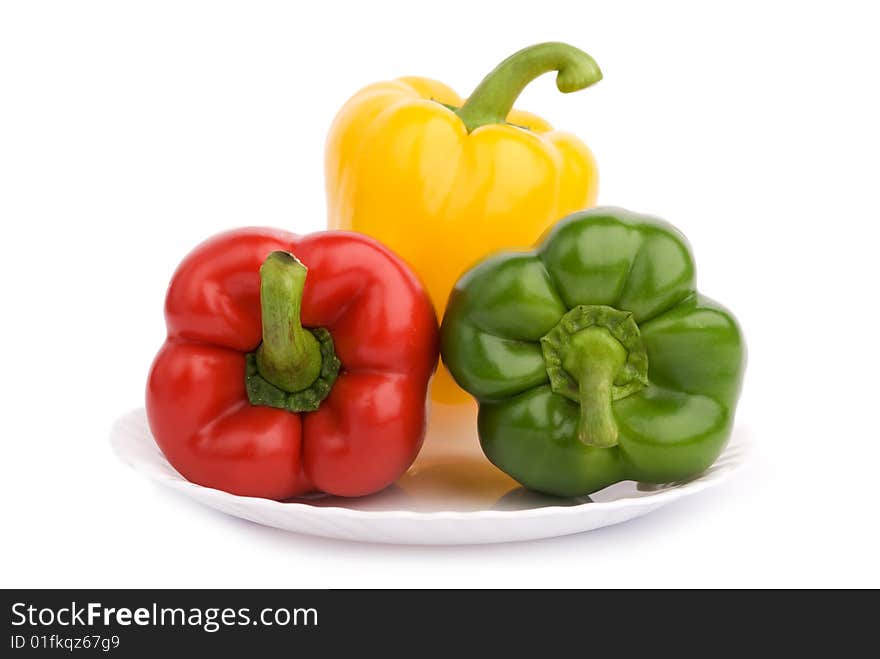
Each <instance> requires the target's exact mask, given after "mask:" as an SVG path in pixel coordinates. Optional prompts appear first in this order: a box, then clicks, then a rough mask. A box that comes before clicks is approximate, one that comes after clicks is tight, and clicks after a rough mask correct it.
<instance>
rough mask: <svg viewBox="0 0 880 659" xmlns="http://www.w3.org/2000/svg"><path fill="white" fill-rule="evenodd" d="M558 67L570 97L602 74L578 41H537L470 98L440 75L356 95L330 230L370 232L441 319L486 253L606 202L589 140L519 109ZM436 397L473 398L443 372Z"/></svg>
mask: <svg viewBox="0 0 880 659" xmlns="http://www.w3.org/2000/svg"><path fill="white" fill-rule="evenodd" d="M548 71H558V75H557V77H556V85H557V87H558V88H559V90H560V91H561V92H565V93H567V92H573V91H576V90H578V89H583V88H584V87H587V86H589V85H592V84H593V83H595V82H597V81H599V80H600V79H601V78H602V73H601V72H600V70H599V67H598V65H597V64H596V62H595V61H594V60H593V58H592V57H590V56H589V55H587V54H586V53H584V52H582V51H580V50H578V49H577V48H574V47H572V46H569V45H566V44H562V43H544V44H538V45H536V46H531V47H529V48H526V49H524V50H521V51H519V52H518V53H516V54H515V55H512V56H511V57H509V58H508V59H506V60H505V61H504V62H502V63H501V64H500V65H499V66H498V67H497V68H496V69H495V70H494V71H492V72H491V73H490V74H489V75H488V76H486V78H484V79H483V81H482V82H481V83H480V85H479V86H478V87H477V88H476V89H475V90H474V92H473V94H471V96H470V98H469V99H468V100H467V101H466V102H463V101H462V99H461V98H459V96H458V95H457V94H456V93H455V92H454V91H452V90H451V89H450V88H449V87H447V86H446V85H444V84H442V83H440V82H437V81H435V80H429V79H427V78H400V79H398V80H393V81H389V82H380V83H377V84H373V85H370V86H368V87H366V88H365V89H362V90H361V91H360V92H358V93H357V94H355V95H354V96H353V97H352V98H351V99H350V100H349V101H348V102H347V103H346V104H345V106H344V107H343V108H342V109H341V110H340V112H339V114H338V115H337V117H336V119H335V121H334V123H333V125H332V127H331V129H330V134H329V137H328V140H327V150H326V165H325V166H326V182H327V200H328V214H329V226H330V228H333V229H349V230H354V231H360V232H362V233H365V234H368V235H371V236H373V237H375V238H377V239H379V240H381V241H382V242H383V243H385V244H386V245H388V246H389V247H390V248H391V249H392V250H394V251H395V252H396V253H397V254H399V255H400V256H402V257H403V258H404V259H405V260H406V261H407V262H409V264H410V265H411V266H412V267H413V268H414V269H415V270H416V272H418V274H419V275H420V277H421V278H422V281H423V282H424V284H425V286H426V287H427V289H428V292H429V294H430V296H431V299H432V301H433V303H434V307H435V308H436V310H437V314H438V317H442V314H443V310H444V308H445V306H446V300H447V298H448V296H449V293H450V291H451V290H452V287H453V285H454V284H455V281H456V280H457V279H458V277H459V275H460V274H461V273H462V272H464V271H465V270H466V269H467V268H469V267H470V266H471V265H473V264H474V263H476V262H477V261H478V260H480V259H481V258H482V257H484V256H485V255H486V254H487V253H490V252H492V251H495V250H498V249H501V248H508V247H514V248H515V247H527V246H530V245H532V244H533V243H534V242H535V241H536V240H537V239H538V237H539V236H540V235H541V234H542V233H543V231H544V230H545V229H546V228H547V227H548V226H550V225H551V224H552V223H553V222H555V221H556V220H558V219H559V218H561V217H563V216H565V215H568V214H569V213H571V212H573V211H576V210H580V209H583V208H586V207H588V206H592V205H593V204H594V203H595V201H596V194H597V186H598V175H597V171H596V165H595V161H594V160H593V156H592V154H591V153H590V151H589V149H588V148H587V147H586V145H585V144H584V143H583V142H581V141H580V140H579V139H578V138H576V137H575V136H573V135H571V134H569V133H565V132H561V131H556V130H553V129H552V128H551V126H550V124H548V123H547V122H546V121H544V120H543V119H541V118H539V117H537V116H535V115H533V114H530V113H527V112H522V111H519V110H514V109H512V108H513V103H514V101H515V100H516V98H517V97H518V96H519V94H520V93H521V92H522V90H523V89H524V88H525V86H526V85H527V84H528V83H529V82H531V81H532V80H533V79H534V78H536V77H537V76H539V75H541V74H543V73H546V72H548ZM432 393H433V398H434V400H435V401H437V402H444V403H458V402H464V401H465V400H467V398H468V397H467V395H466V394H464V392H462V391H461V390H460V389H459V388H458V386H457V385H456V384H455V382H454V381H453V380H452V378H451V377H450V376H449V374H448V372H446V370H445V369H443V368H441V369H440V370H439V371H438V374H437V377H436V378H435V381H434V385H433V392H432Z"/></svg>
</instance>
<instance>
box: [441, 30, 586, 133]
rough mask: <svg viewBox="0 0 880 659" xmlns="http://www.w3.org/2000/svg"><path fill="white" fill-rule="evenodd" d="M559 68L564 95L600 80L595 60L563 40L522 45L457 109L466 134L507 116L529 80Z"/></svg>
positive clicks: (557, 85) (558, 79)
mask: <svg viewBox="0 0 880 659" xmlns="http://www.w3.org/2000/svg"><path fill="white" fill-rule="evenodd" d="M548 71H558V72H559V75H557V76H556V87H557V88H558V89H559V91H561V92H562V93H563V94H567V93H569V92H575V91H578V90H579V89H584V88H585V87H589V86H590V85H592V84H594V83H597V82H599V81H600V80H601V79H602V71H600V70H599V65H598V64H596V61H595V60H594V59H593V58H592V57H590V56H589V55H587V54H586V53H585V52H584V51H582V50H579V49H577V48H575V47H574V46H569V45H568V44H565V43H559V42H552V41H551V42H547V43H539V44H537V45H534V46H529V47H528V48H523V49H522V50H521V51H519V52H518V53H514V54H513V55H511V56H510V57H508V58H507V59H506V60H504V61H503V62H501V64H499V65H498V66H497V67H496V68H495V70H494V71H492V72H491V73H490V74H489V75H487V76H486V77H485V78H483V81H482V82H481V83H480V84H479V85H478V86H477V88H476V89H475V90H474V91H473V93H472V94H471V96H470V98H469V99H468V100H467V102H466V103H465V104H464V105H463V106H461V108H459V109H458V110H457V111H456V114H457V115H458V117H459V118H460V119H461V120H462V121H463V122H464V125H465V127H466V128H467V131H468V133H470V132H473V131H474V130H475V129H477V128H479V127H480V126H484V125H486V124H500V123H503V122H504V120H505V119H507V115H508V114H510V111H511V110H512V109H513V104H514V103H515V102H516V99H517V98H518V97H519V95H520V94H521V93H522V91H523V89H525V88H526V85H528V84H529V83H530V82H531V81H532V80H534V79H535V78H537V77H538V76H539V75H542V74H544V73H547V72H548Z"/></svg>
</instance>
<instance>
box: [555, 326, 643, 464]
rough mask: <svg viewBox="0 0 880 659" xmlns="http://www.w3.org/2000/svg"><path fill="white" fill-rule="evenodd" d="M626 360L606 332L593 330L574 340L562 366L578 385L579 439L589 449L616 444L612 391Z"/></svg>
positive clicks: (621, 349) (613, 339)
mask: <svg viewBox="0 0 880 659" xmlns="http://www.w3.org/2000/svg"><path fill="white" fill-rule="evenodd" d="M626 359H627V352H626V349H625V348H624V347H623V346H622V345H620V342H619V341H618V340H617V339H615V338H614V337H613V336H611V334H610V333H609V332H608V330H606V329H604V328H601V327H590V328H587V329H585V330H581V331H580V332H577V333H576V334H574V335H572V337H571V344H570V345H569V348H568V350H567V351H566V354H565V356H564V358H563V363H562V365H563V368H565V370H566V371H568V372H569V373H570V374H571V375H572V377H574V378H575V380H577V383H578V393H579V396H578V397H579V402H580V406H581V414H580V420H579V422H578V439H580V441H582V442H583V443H584V444H586V445H588V446H594V447H597V448H608V447H611V446H615V445H616V444H617V436H618V431H617V423H616V422H615V420H614V413H613V411H612V409H611V401H612V398H613V392H612V388H613V386H614V379H615V377H617V374H618V372H619V371H620V369H621V368H622V367H623V365H624V364H625V363H626Z"/></svg>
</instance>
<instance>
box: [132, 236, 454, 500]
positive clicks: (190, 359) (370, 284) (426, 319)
mask: <svg viewBox="0 0 880 659" xmlns="http://www.w3.org/2000/svg"><path fill="white" fill-rule="evenodd" d="M292 254H295V255H296V257H294V256H292ZM306 273H308V280H307V281H306ZM165 318H166V323H167V327H168V338H167V340H166V341H165V344H164V345H163V346H162V348H161V350H160V351H159V354H158V355H157V356H156V359H155V361H154V362H153V366H152V368H151V370H150V375H149V380H148V383H147V395H146V402H147V416H148V418H149V423H150V428H151V430H152V432H153V436H154V437H155V438H156V442H157V443H158V445H159V447H160V448H161V449H162V452H163V453H164V454H165V456H166V457H167V458H168V461H169V462H170V463H171V464H172V465H173V466H174V468H175V469H177V470H178V471H179V472H180V473H181V474H182V475H183V476H184V477H186V478H187V479H188V480H190V481H192V482H194V483H198V484H200V485H204V486H207V487H212V488H217V489H220V490H225V491H227V492H231V493H233V494H240V495H246V496H257V497H266V498H269V499H278V500H281V499H287V498H290V497H293V496H296V495H300V494H304V493H307V492H314V491H321V492H326V493H329V494H335V495H340V496H359V495H364V494H369V493H371V492H376V491H378V490H381V489H382V488H384V487H385V486H387V485H389V484H390V483H392V482H394V481H395V480H396V479H397V478H398V477H399V476H400V475H401V474H402V473H403V472H404V471H405V470H406V469H407V468H408V467H409V466H410V465H411V464H412V462H413V460H414V459H415V457H416V454H417V453H418V451H419V448H420V447H421V443H422V440H423V438H424V434H425V414H426V410H425V395H426V390H427V386H428V381H429V380H430V377H431V374H432V373H433V371H434V369H435V368H436V365H437V358H438V349H439V348H438V343H439V340H438V328H437V319H436V316H435V315H434V311H433V307H432V305H431V302H430V301H429V299H428V296H427V294H426V293H425V291H424V289H423V288H422V285H421V284H420V283H419V281H418V279H417V278H416V277H415V275H413V273H412V272H411V271H410V270H409V269H408V268H407V266H406V265H404V263H403V262H402V261H401V260H400V259H398V258H397V257H396V256H395V255H394V254H392V253H391V252H390V251H388V250H387V249H386V248H385V247H383V246H382V245H380V244H379V243H377V242H376V241H374V240H372V239H370V238H367V237H365V236H361V235H359V234H355V233H348V232H343V231H333V232H325V233H316V234H312V235H310V236H306V237H299V236H296V235H293V234H290V233H287V232H284V231H278V230H273V229H254V228H249V229H238V230H235V231H230V232H227V233H223V234H220V235H218V236H216V237H214V238H211V239H209V240H208V241H206V242H204V243H202V244H201V245H199V246H198V247H196V249H195V250H193V251H192V252H191V253H190V254H189V255H188V256H187V257H186V258H185V259H184V261H183V262H182V263H181V264H180V266H179V267H178V269H177V271H176V273H175V274H174V277H173V278H172V280H171V284H170V286H169V289H168V295H167V298H166V302H165ZM305 328H310V329H305Z"/></svg>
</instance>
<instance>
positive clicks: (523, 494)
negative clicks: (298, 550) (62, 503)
mask: <svg viewBox="0 0 880 659" xmlns="http://www.w3.org/2000/svg"><path fill="white" fill-rule="evenodd" d="M438 408H439V409H438ZM449 419H453V420H449ZM474 428H475V419H469V418H468V417H467V416H465V417H464V418H462V415H461V413H460V412H459V413H458V414H457V415H452V416H450V413H449V411H448V410H444V409H443V406H435V408H434V415H433V417H432V422H431V430H430V431H429V434H428V437H427V438H426V440H425V446H424V448H423V449H422V452H421V453H420V455H419V458H418V459H417V460H416V463H415V464H414V465H413V466H412V467H411V468H410V470H409V471H408V472H407V473H406V474H405V475H404V476H403V477H401V478H400V480H398V482H397V483H395V484H394V485H392V486H391V487H389V488H387V489H386V490H384V491H382V492H380V493H378V494H374V495H372V496H369V497H362V498H359V499H343V498H338V497H323V498H310V499H307V500H306V499H304V500H297V501H288V502H284V503H280V502H277V501H271V500H269V499H259V498H255V497H241V496H236V495H233V494H227V493H226V492H222V491H220V490H214V489H211V488H207V487H202V486H200V485H194V484H193V483H190V482H189V481H187V480H185V479H184V478H183V477H182V476H181V475H180V474H178V473H177V471H175V470H174V468H173V467H171V465H170V464H168V461H167V460H166V459H165V456H164V455H162V453H161V451H159V448H158V447H157V446H156V443H155V441H154V440H153V437H152V435H151V434H150V430H149V427H148V425H147V419H146V414H145V412H144V410H143V409H140V410H136V411H133V412H130V413H128V414H126V415H125V416H123V417H121V418H120V419H118V420H117V421H116V423H115V424H114V425H113V430H112V433H111V443H112V444H113V448H114V449H115V450H116V453H117V454H118V455H119V457H120V458H121V459H122V460H123V461H125V462H126V463H128V464H129V465H131V466H132V467H134V468H135V469H136V470H137V471H139V472H141V473H142V474H144V475H146V476H147V477H148V478H150V479H152V480H154V481H156V482H158V483H161V484H162V485H166V486H168V487H171V488H173V489H174V490H177V491H178V492H181V493H183V494H185V495H187V496H189V497H192V498H193V499H195V500H196V501H199V502H201V503H203V504H205V505H207V506H210V507H211V508H215V509H217V510H220V511H223V512H224V513H227V514H229V515H234V516H236V517H241V518H244V519H247V520H250V521H252V522H256V523H258V524H264V525H266V526H273V527H275V528H279V529H284V530H285V531H294V532H297V533H308V534H311V535H319V536H324V537H328V538H339V539H344V540H360V541H365V542H385V543H399V544H425V545H427V544H437V545H454V544H484V543H493V542H510V541H516V540H534V539H537V538H551V537H555V536H561V535H568V534H571V533H580V532H583V531H590V530H592V529H597V528H600V527H603V526H610V525H611V524H617V523H619V522H625V521H627V520H630V519H633V518H635V517H640V516H641V515H645V514H647V513H649V512H651V511H653V510H656V509H657V508H660V507H661V506H665V505H666V504H668V503H672V502H673V501H676V500H678V499H681V498H683V497H686V496H690V495H692V494H696V493H697V492H700V491H702V490H704V489H706V488H708V487H711V486H713V485H717V484H718V483H721V482H722V481H723V480H724V479H725V478H727V476H729V475H730V474H731V473H732V472H733V471H734V470H735V469H736V468H737V467H738V466H740V465H741V464H742V463H743V462H744V461H745V458H746V454H747V450H746V449H747V447H746V445H745V442H744V441H742V439H741V438H739V437H737V435H736V434H734V437H733V439H732V440H731V442H730V444H729V445H728V447H727V449H725V451H724V453H723V454H722V455H721V457H720V458H719V459H718V460H717V461H716V462H715V464H714V465H712V467H711V468H709V470H708V471H706V472H705V473H703V474H702V475H701V476H699V477H698V478H695V479H693V480H690V481H688V482H686V483H673V484H670V485H663V486H640V485H638V484H636V483H633V482H631V481H628V482H624V483H618V484H616V485H612V486H611V487H608V488H605V489H604V490H602V491H600V492H597V493H596V494H594V495H592V496H591V497H590V498H589V499H588V498H586V497H585V498H581V499H558V498H555V497H549V496H543V495H539V494H536V493H533V492H530V491H528V490H525V489H523V488H522V487H520V486H519V485H518V484H517V483H516V482H515V481H514V480H512V479H511V478H509V477H508V476H506V475H505V474H503V473H502V472H501V471H499V470H498V469H496V468H495V467H494V466H493V465H492V464H491V463H489V461H488V460H486V458H485V457H484V456H483V454H482V452H481V451H480V448H479V445H478V443H477V439H476V435H475V431H474V430H473V429H474ZM451 438H454V439H451Z"/></svg>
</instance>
